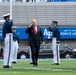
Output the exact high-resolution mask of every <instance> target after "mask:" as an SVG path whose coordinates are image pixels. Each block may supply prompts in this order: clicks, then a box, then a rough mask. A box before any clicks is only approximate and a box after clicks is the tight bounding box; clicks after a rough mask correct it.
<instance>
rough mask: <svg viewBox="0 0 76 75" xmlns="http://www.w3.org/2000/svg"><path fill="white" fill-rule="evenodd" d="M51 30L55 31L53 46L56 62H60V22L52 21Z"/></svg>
mask: <svg viewBox="0 0 76 75" xmlns="http://www.w3.org/2000/svg"><path fill="white" fill-rule="evenodd" d="M49 31H51V32H53V34H52V37H53V38H52V48H53V54H54V64H55V65H59V64H60V54H59V43H60V32H59V29H58V22H57V21H52V24H51V27H49Z"/></svg>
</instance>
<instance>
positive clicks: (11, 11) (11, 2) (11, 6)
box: [10, 0, 12, 19]
mask: <svg viewBox="0 0 76 75" xmlns="http://www.w3.org/2000/svg"><path fill="white" fill-rule="evenodd" d="M10 19H12V0H10Z"/></svg>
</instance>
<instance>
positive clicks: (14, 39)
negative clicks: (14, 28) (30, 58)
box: [13, 32, 20, 45]
mask: <svg viewBox="0 0 76 75" xmlns="http://www.w3.org/2000/svg"><path fill="white" fill-rule="evenodd" d="M13 41H17V42H18V45H20V44H19V36H18V34H17V33H16V32H15V33H14V32H13Z"/></svg>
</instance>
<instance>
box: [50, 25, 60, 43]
mask: <svg viewBox="0 0 76 75" xmlns="http://www.w3.org/2000/svg"><path fill="white" fill-rule="evenodd" d="M49 31H51V32H53V34H52V36H53V37H55V38H56V39H57V41H60V32H59V29H58V27H57V26H55V27H53V28H51V27H49Z"/></svg>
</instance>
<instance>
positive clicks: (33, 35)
mask: <svg viewBox="0 0 76 75" xmlns="http://www.w3.org/2000/svg"><path fill="white" fill-rule="evenodd" d="M25 32H26V33H28V35H29V38H28V43H29V46H30V48H31V52H32V61H33V66H37V65H38V63H37V61H38V56H39V49H40V45H41V41H42V43H43V44H44V38H43V33H42V30H41V28H40V27H39V26H37V22H36V20H32V21H31V24H30V26H29V27H28V28H27V29H26V31H25Z"/></svg>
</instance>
